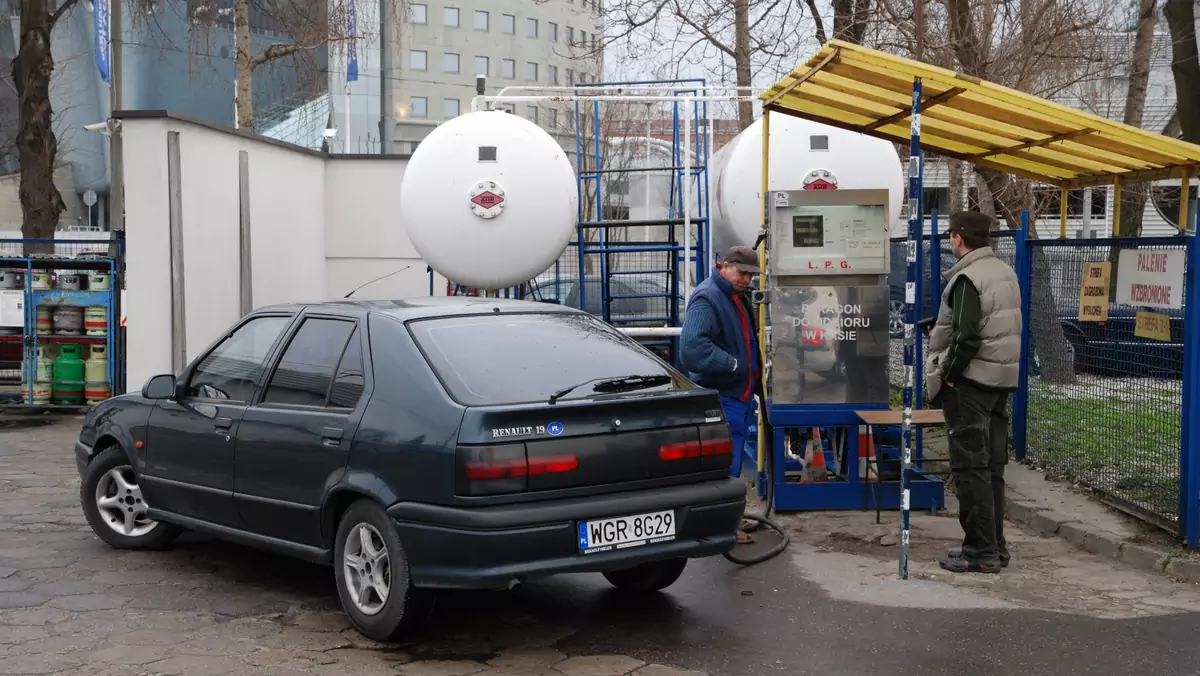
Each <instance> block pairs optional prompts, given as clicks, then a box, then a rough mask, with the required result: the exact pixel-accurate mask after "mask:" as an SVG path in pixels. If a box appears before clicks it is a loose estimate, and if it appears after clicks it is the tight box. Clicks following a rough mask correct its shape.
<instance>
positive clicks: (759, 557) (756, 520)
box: [721, 416, 792, 566]
mask: <svg viewBox="0 0 1200 676" xmlns="http://www.w3.org/2000/svg"><path fill="white" fill-rule="evenodd" d="M765 417H766V416H763V418H764V419H765ZM760 426H762V425H760ZM763 427H764V432H766V433H765V434H762V435H760V436H759V442H760V443H762V442H763V441H765V440H767V439H770V440H772V442H768V445H767V448H766V454H765V455H766V461H767V479H766V481H767V502H766V505H765V506H764V507H763V513H762V514H761V515H758V514H743V515H742V519H743V520H746V521H750V522H752V523H751V525H750V527H749V528H746V532H747V533H754V532H757V531H758V530H759V529H760V528H762V527H763V526H766V527H767V528H770V529H771V530H773V531H775V532H776V533H778V534H779V543H778V544H776V545H775V546H774V547H771V548H770V549H768V550H767V551H765V552H762V553H760V554H756V555H754V556H749V557H745V558H743V557H740V556H738V555H736V554H734V553H732V552H725V553H723V554H721V556H724V557H725V558H726V559H728V560H729V561H732V562H733V563H736V564H738V565H740V566H752V565H754V564H756V563H762V562H763V561H767V560H769V559H773V558H775V557H776V556H779V555H780V554H782V553H783V550H785V549H787V548H788V545H790V544H791V543H792V538H791V537H790V536H789V535H788V534H787V531H786V530H784V529H783V527H782V526H780V525H779V524H777V523H775V522H774V521H772V520H771V519H770V516H771V512H772V511H774V509H775V454H774V453H773V452H772V450H773V449H772V448H771V447H770V443H773V440H774V438H775V434H774V432H773V431H772V430H771V427H770V425H765V426H763Z"/></svg>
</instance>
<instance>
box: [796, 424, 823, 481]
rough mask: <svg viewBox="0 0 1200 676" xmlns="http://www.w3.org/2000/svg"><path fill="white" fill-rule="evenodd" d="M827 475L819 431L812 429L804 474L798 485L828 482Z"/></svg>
mask: <svg viewBox="0 0 1200 676" xmlns="http://www.w3.org/2000/svg"><path fill="white" fill-rule="evenodd" d="M828 480H829V473H828V471H827V469H826V467H825V451H824V449H822V448H821V431H820V430H819V429H817V428H816V427H814V428H813V434H812V437H810V438H809V440H808V452H807V453H806V454H805V458H804V472H803V473H801V475H800V483H813V482H818V481H828Z"/></svg>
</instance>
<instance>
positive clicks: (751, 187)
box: [711, 113, 904, 256]
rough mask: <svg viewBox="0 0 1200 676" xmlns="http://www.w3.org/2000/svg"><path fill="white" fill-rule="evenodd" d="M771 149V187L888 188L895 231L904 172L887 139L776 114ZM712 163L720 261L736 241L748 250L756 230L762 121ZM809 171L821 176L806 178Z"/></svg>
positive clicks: (759, 208) (759, 215)
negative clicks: (819, 182) (810, 183)
mask: <svg viewBox="0 0 1200 676" xmlns="http://www.w3.org/2000/svg"><path fill="white" fill-rule="evenodd" d="M770 144H771V168H770V174H769V177H768V180H769V182H770V185H768V186H767V187H768V189H769V190H799V189H801V188H803V187H804V186H805V184H806V183H807V182H808V181H810V180H811V179H812V178H816V179H817V180H825V181H828V182H831V183H834V184H835V185H836V186H837V188H840V189H875V190H878V189H881V188H886V189H887V191H888V201H889V205H888V207H889V209H888V212H889V213H888V231H889V232H890V231H892V230H893V229H894V228H895V225H896V222H897V221H898V220H899V218H900V209H901V206H902V203H903V202H904V169H903V165H902V164H901V163H900V156H899V155H897V154H896V149H895V146H893V145H892V144H891V143H890V142H888V141H884V140H883V139H878V138H874V137H872V136H867V135H865V134H859V133H857V132H852V131H845V130H843V129H838V128H837V127H830V126H828V125H824V124H820V123H818V122H810V121H808V120H803V119H800V118H798V117H793V116H791V115H782V114H777V113H776V114H772V115H771V138H770ZM711 164H712V170H713V174H712V179H711V180H712V186H713V201H712V240H713V252H714V254H715V255H716V256H721V255H723V254H724V253H725V251H727V250H728V249H729V247H731V246H733V245H735V244H743V245H746V246H752V245H753V244H754V242H755V240H756V239H758V233H759V230H761V228H762V220H763V219H762V195H761V190H762V118H761V117H760V118H759V119H758V120H756V121H755V122H754V123H753V124H751V125H750V126H749V127H747V128H746V129H744V130H742V132H741V133H740V134H738V135H737V136H735V137H734V138H733V140H732V141H730V142H729V143H728V144H726V145H725V147H724V148H721V150H720V151H718V152H716V153H714V154H713V157H712V162H711ZM813 171H817V172H820V173H819V174H818V175H817V176H815V177H810V176H809V175H810V174H811V172H813ZM824 172H828V174H827V175H825V174H824Z"/></svg>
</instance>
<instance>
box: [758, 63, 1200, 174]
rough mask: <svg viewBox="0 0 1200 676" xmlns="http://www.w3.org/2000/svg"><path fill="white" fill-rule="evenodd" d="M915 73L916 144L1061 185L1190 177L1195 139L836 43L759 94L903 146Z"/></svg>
mask: <svg viewBox="0 0 1200 676" xmlns="http://www.w3.org/2000/svg"><path fill="white" fill-rule="evenodd" d="M915 78H920V79H921V86H922V99H923V101H922V104H921V147H922V148H923V149H925V150H926V151H929V152H934V153H938V154H940V155H945V156H947V157H955V158H958V159H961V160H966V161H968V162H972V163H974V164H977V165H980V166H984V167H990V168H993V169H998V170H1000V171H1004V172H1008V173H1011V174H1014V175H1017V176H1022V177H1025V178H1029V179H1033V180H1035V181H1042V182H1045V183H1050V184H1054V185H1060V186H1063V187H1083V186H1093V185H1104V184H1112V183H1114V182H1116V181H1120V182H1121V183H1130V182H1135V181H1153V180H1159V179H1164V178H1181V177H1182V176H1184V174H1185V172H1186V173H1187V175H1189V176H1190V175H1196V174H1200V145H1196V144H1193V143H1187V142H1185V141H1180V140H1178V139H1173V138H1170V137H1167V136H1163V135H1161V134H1155V133H1153V132H1149V131H1145V130H1143V129H1138V128H1136V127H1133V126H1130V125H1127V124H1122V123H1120V122H1114V121H1112V120H1108V119H1105V118H1103V117H1100V116H1098V115H1092V114H1090V113H1085V112H1083V111H1080V110H1076V109H1074V108H1070V107H1068V106H1064V105H1061V104H1057V103H1053V102H1050V101H1047V100H1046V99H1042V98H1039V97H1036V96H1032V95H1030V94H1025V93H1023V92H1019V91H1016V90H1014V89H1009V88H1007V87H1002V86H1000V85H997V84H993V83H991V82H986V81H983V80H980V79H979V78H975V77H971V76H969V75H963V74H961V73H955V72H952V71H949V70H946V69H944V68H937V67H934V66H930V65H928V64H924V63H921V62H919V61H914V60H912V59H906V58H903V57H899V56H893V55H891V54H886V53H884V52H880V51H878V50H874V49H868V48H866V47H861V46H859V45H853V44H849V43H846V42H841V41H839V40H832V41H830V42H828V43H826V44H825V45H824V46H823V47H822V48H821V50H820V51H819V52H817V54H816V55H814V56H813V57H812V58H811V59H809V60H808V62H807V63H805V64H804V65H802V66H800V67H799V68H796V69H795V70H794V71H792V72H791V74H789V75H788V76H787V77H785V78H783V79H782V80H780V81H779V82H777V83H776V84H775V85H774V86H773V87H771V88H770V89H768V90H767V91H765V92H764V93H763V94H762V95H761V96H760V97H759V98H761V99H762V101H763V102H764V103H763V106H764V108H765V109H766V110H770V111H773V112H778V113H784V114H787V115H794V116H796V117H801V118H804V119H807V120H812V121H814V122H821V123H824V124H828V125H830V126H834V127H840V128H843V129H849V130H852V131H857V132H861V133H864V134H869V135H871V136H876V137H879V138H883V139H887V140H889V141H894V142H897V143H903V144H908V142H909V140H910V120H909V118H910V116H911V115H910V114H911V112H912V86H913V80H914V79H915Z"/></svg>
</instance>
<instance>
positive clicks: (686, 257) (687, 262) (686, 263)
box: [683, 96, 736, 450]
mask: <svg viewBox="0 0 1200 676" xmlns="http://www.w3.org/2000/svg"><path fill="white" fill-rule="evenodd" d="M691 103H692V98H691V97H690V96H685V97H684V99H683V147H684V151H685V152H684V153H683V309H684V310H685V311H686V310H687V303H688V287H689V286H690V285H689V284H688V277H689V275H690V274H691V270H690V269H689V268H690V266H691V264H692V240H691V234H690V233H689V232H688V230H689V228H688V226H689V224H690V222H691V218H692V158H691V156H690V153H689V152H688V151H690V150H691V148H692V119H691V117H690V115H691V112H692V111H690V110H689V107H690V104H691ZM735 450H736V449H735Z"/></svg>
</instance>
